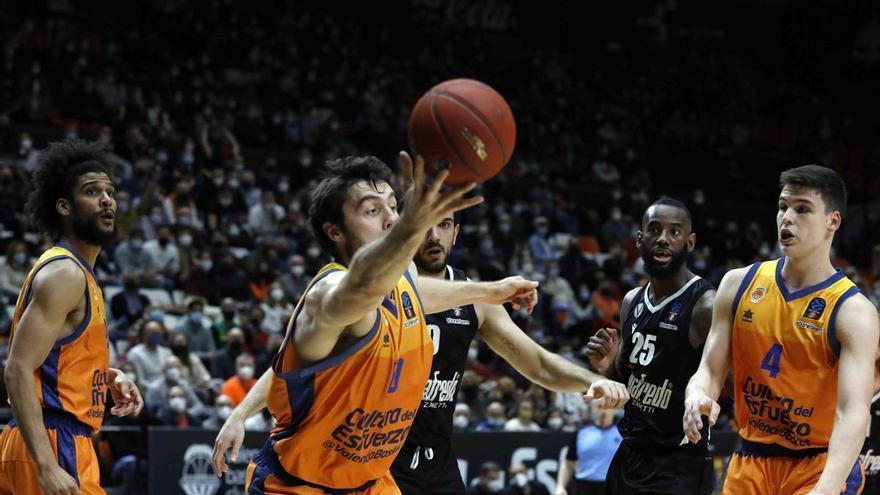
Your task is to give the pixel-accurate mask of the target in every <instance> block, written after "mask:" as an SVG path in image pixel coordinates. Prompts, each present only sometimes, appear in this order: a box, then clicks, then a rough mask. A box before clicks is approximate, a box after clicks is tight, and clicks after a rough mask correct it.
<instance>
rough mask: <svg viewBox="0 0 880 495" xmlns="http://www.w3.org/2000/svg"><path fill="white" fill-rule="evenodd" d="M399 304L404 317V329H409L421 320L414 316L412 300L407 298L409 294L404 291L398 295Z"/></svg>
mask: <svg viewBox="0 0 880 495" xmlns="http://www.w3.org/2000/svg"><path fill="white" fill-rule="evenodd" d="M400 302H401V303H403V314H404V315H406V323H404V324H403V326H404V327H406V328H409V327H411V326H413V325H415V324H416V323H418V322H419V321H421V319H420V318H419V317H418V316H416V309H415V307H413V302H412V298H411V297H410V296H409V293H408V292H406V291H404V292H402V293H401V294H400Z"/></svg>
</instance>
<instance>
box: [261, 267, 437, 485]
mask: <svg viewBox="0 0 880 495" xmlns="http://www.w3.org/2000/svg"><path fill="white" fill-rule="evenodd" d="M339 270H345V267H344V266H342V265H339V264H335V263H332V264H329V265H327V266H325V267H324V268H323V269H322V270H321V271H320V272H319V273H318V275H317V276H316V277H315V278H314V279H313V280H312V282H311V284H310V285H309V288H307V289H306V292H308V290H309V289H311V287H312V286H313V285H314V284H315V282H317V281H318V280H320V279H322V278H323V277H325V276H327V275H328V274H330V273H332V272H335V271H339ZM304 298H305V296H303V298H301V299H300V302H299V304H298V305H297V308H296V310H295V311H294V313H293V315H292V316H291V319H290V323H289V325H288V331H287V335H286V337H285V340H284V343H283V344H282V347H281V350H280V351H279V353H278V355H277V356H276V357H275V363H274V365H273V370H274V373H273V374H272V376H271V381H270V389H269V398H268V407H269V411H270V412H271V413H272V415H273V416H274V417H275V419H276V421H277V423H276V426H275V428H274V430H273V431H272V433H271V435H270V440H269V443H270V444H271V446H272V452H270V453H274V455H277V458H278V462H279V464H280V466H281V467H282V468H283V469H284V471H285V472H286V474H288V475H290V476H291V477H292V478H293V479H294V480H296V479H298V480H302V481H305V482H306V483H307V484H314V485H319V486H322V487H329V488H337V489H346V488H355V487H360V486H363V485H364V484H365V483H370V482H371V481H372V480H376V479H378V478H381V477H382V476H383V475H386V474H387V473H388V471H389V468H390V466H391V462H392V461H393V460H394V458H395V457H396V456H397V453H398V451H399V450H400V448H401V447H402V446H403V442H404V440H405V439H406V436H407V434H408V433H409V429H410V425H411V424H412V421H413V418H414V417H415V415H416V412H417V411H418V409H419V404H420V403H421V397H422V392H423V390H424V388H425V383H426V382H427V380H428V374H429V372H430V369H431V358H432V353H433V349H434V347H433V343H432V341H431V337H430V335H429V334H428V331H427V329H426V326H425V316H424V314H423V313H422V304H421V300H420V298H419V294H418V291H417V290H416V287H415V285H414V283H413V280H412V279H411V278H410V275H409V273H406V274H405V275H404V276H403V277H401V278H400V281H399V282H398V283H397V286H396V287H395V288H394V290H393V291H392V292H391V293H390V294H389V295H388V296H386V297H385V299H384V300H383V301H382V304H381V305H380V306H379V308H378V309H377V310H376V323H375V325H374V326H373V328H372V330H370V332H369V333H368V334H367V335H365V336H364V337H362V338H361V339H360V340H359V341H357V342H356V343H355V344H354V345H352V346H351V347H350V348H348V349H347V350H345V351H344V352H342V353H341V354H339V355H336V356H333V357H330V358H327V359H325V360H323V361H320V362H318V363H315V364H313V365H310V366H308V367H305V368H303V367H301V366H298V365H297V362H296V361H297V358H296V355H295V352H294V342H293V339H292V335H293V333H294V332H295V331H296V317H297V315H298V314H299V312H300V311H301V310H302V306H303V300H304ZM292 482H293V483H296V481H292Z"/></svg>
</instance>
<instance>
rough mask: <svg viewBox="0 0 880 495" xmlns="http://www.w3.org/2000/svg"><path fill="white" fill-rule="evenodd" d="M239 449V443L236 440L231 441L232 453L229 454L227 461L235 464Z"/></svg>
mask: <svg viewBox="0 0 880 495" xmlns="http://www.w3.org/2000/svg"><path fill="white" fill-rule="evenodd" d="M239 447H241V442H239V441H238V439H235V440H233V441H232V452H231V453H230V454H229V459H230V460H232V462H235V461H237V460H238V448H239Z"/></svg>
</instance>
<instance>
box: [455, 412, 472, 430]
mask: <svg viewBox="0 0 880 495" xmlns="http://www.w3.org/2000/svg"><path fill="white" fill-rule="evenodd" d="M452 426H454V427H456V428H458V429H460V430H463V429H465V428H467V427H468V419H467V416H463V415H461V414H459V415H458V416H456V417H454V418H452Z"/></svg>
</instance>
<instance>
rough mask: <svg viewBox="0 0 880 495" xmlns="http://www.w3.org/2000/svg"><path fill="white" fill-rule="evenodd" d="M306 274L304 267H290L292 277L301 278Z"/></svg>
mask: <svg viewBox="0 0 880 495" xmlns="http://www.w3.org/2000/svg"><path fill="white" fill-rule="evenodd" d="M305 272H306V267H304V266H302V265H293V266H292V267H290V273H292V274H293V276H294V277H302V275H303V273H305Z"/></svg>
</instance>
